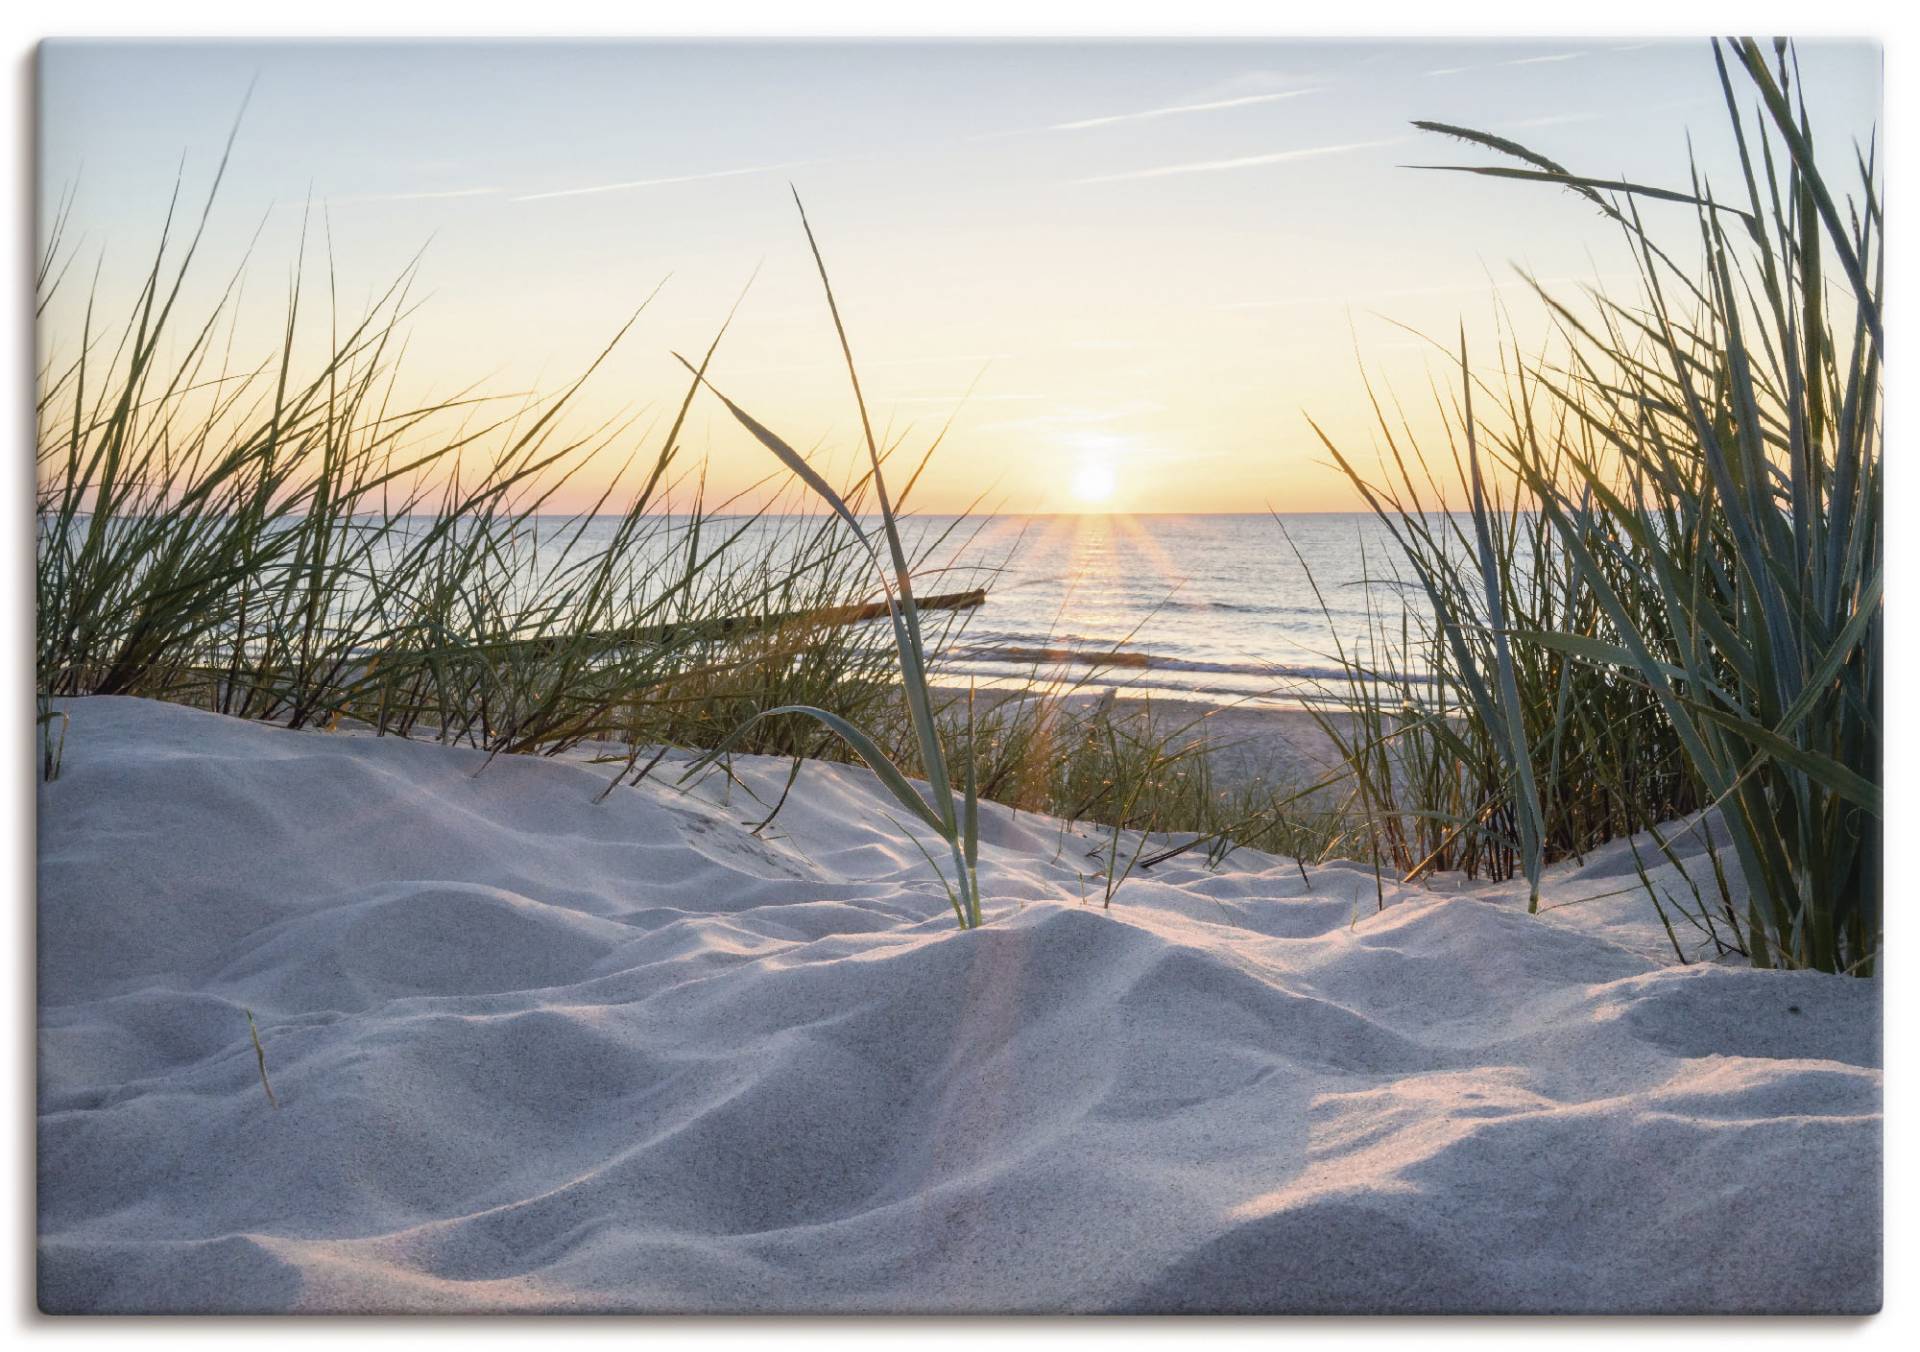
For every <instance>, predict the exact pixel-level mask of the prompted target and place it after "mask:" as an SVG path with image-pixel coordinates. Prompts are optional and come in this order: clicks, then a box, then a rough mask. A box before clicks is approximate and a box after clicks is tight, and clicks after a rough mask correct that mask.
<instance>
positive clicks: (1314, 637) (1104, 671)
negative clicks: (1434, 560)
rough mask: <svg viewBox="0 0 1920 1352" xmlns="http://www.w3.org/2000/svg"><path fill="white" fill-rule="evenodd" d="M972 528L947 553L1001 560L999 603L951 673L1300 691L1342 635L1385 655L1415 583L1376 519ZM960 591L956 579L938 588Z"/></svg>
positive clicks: (1027, 521)
mask: <svg viewBox="0 0 1920 1352" xmlns="http://www.w3.org/2000/svg"><path fill="white" fill-rule="evenodd" d="M950 524H951V519H946V520H944V521H943V520H942V519H940V518H927V519H923V520H922V521H920V522H918V523H917V526H918V529H920V530H923V531H924V530H928V529H931V528H934V527H936V526H937V525H950ZM970 524H971V525H973V526H974V527H975V529H974V530H973V533H972V534H971V535H970V536H969V537H968V538H967V539H966V540H965V541H964V542H963V543H960V544H958V545H956V546H954V547H952V548H950V549H949V550H948V551H947V555H948V557H950V558H951V559H952V561H953V562H954V563H955V564H957V565H967V564H971V565H973V567H974V568H976V569H978V568H988V569H991V571H989V572H987V573H985V574H984V576H983V580H982V582H981V584H980V585H984V586H986V587H987V588H988V598H987V603H986V605H984V606H983V607H981V608H980V609H979V610H977V611H975V612H973V613H972V614H971V615H970V616H969V618H968V620H967V622H966V625H965V627H964V628H963V629H962V630H961V631H960V632H959V633H958V634H957V635H956V636H955V638H954V640H953V642H952V643H951V644H950V645H949V647H948V649H947V652H946V656H945V658H944V660H943V666H944V668H945V672H946V673H947V674H948V675H949V676H950V677H954V678H965V677H968V676H976V677H980V678H998V679H1003V680H1004V679H1025V678H1026V677H1027V676H1028V675H1029V674H1030V673H1033V672H1035V671H1036V669H1038V671H1039V673H1040V674H1041V675H1043V676H1047V677H1049V678H1054V679H1069V680H1080V681H1085V682H1087V683H1088V684H1089V685H1091V686H1094V687H1096V688H1097V687H1100V686H1109V685H1111V686H1118V687H1121V688H1122V689H1124V690H1151V691H1160V692H1177V693H1182V694H1194V695H1202V696H1207V697H1219V696H1233V697H1255V698H1263V697H1264V698H1280V699H1288V698H1294V697H1298V696H1300V695H1302V694H1307V693H1311V691H1312V689H1313V688H1314V686H1315V684H1316V683H1318V682H1325V681H1327V680H1329V679H1337V678H1338V677H1339V675H1340V672H1339V670H1338V667H1337V664H1336V658H1335V652H1336V647H1337V646H1344V648H1345V650H1346V652H1347V654H1348V655H1349V656H1352V655H1354V654H1356V653H1357V654H1359V655H1361V656H1362V657H1363V658H1364V659H1365V660H1367V661H1368V662H1376V661H1379V662H1385V661H1388V660H1389V657H1388V655H1387V654H1384V653H1382V654H1379V655H1378V656H1376V654H1375V646H1376V645H1375V642H1374V634H1373V632H1372V630H1373V629H1374V628H1375V627H1377V626H1378V625H1379V624H1381V623H1383V622H1385V623H1391V625H1392V626H1393V629H1394V632H1395V636H1396V637H1397V633H1398V625H1399V616H1400V614H1401V611H1402V605H1403V598H1407V597H1408V596H1409V592H1408V584H1409V583H1410V582H1412V577H1411V574H1410V573H1409V571H1408V570H1407V568H1406V564H1405V559H1404V556H1403V555H1402V554H1401V553H1400V550H1399V548H1398V546H1397V545H1395V543H1394V541H1393V537H1392V535H1391V533H1390V532H1388V530H1387V529H1386V528H1385V527H1384V526H1383V525H1381V524H1380V522H1379V521H1378V520H1377V519H1376V518H1374V517H1373V516H1371V515H1367V514H1351V515H1343V514H1314V515H1296V516H1281V517H1274V516H1272V515H1268V514H1265V513H1262V514H1260V515H1248V516H1053V517H1012V516H1002V517H990V518H985V519H984V520H982V521H980V522H977V523H970ZM954 571H955V574H956V575H959V574H962V573H965V572H968V571H969V570H968V569H967V568H965V567H956V568H955V570H954ZM1316 584H1317V588H1318V590H1317V592H1316ZM949 589H950V588H949V587H948V585H947V584H946V581H945V575H941V576H940V578H939V580H938V581H937V582H930V583H929V584H928V586H927V588H926V590H940V591H944V590H949ZM1411 599H1413V600H1415V601H1416V602H1420V601H1421V600H1422V598H1421V597H1420V596H1419V595H1417V594H1415V595H1413V596H1412V597H1411ZM1370 606H1371V611H1372V616H1371V620H1370V618H1369V607H1370Z"/></svg>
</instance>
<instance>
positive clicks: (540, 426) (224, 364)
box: [35, 161, 879, 754]
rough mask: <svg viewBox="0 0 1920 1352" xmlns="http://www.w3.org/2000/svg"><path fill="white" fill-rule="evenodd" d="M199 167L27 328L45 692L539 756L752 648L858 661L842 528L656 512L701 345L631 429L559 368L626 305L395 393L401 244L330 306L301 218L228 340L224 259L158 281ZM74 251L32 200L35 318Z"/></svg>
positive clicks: (739, 664)
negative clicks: (380, 272) (648, 424)
mask: <svg viewBox="0 0 1920 1352" xmlns="http://www.w3.org/2000/svg"><path fill="white" fill-rule="evenodd" d="M223 164H224V161H223ZM219 177H220V176H219V175H218V174H216V175H215V178H214V183H213V186H212V189H211V190H210V191H209V193H208V196H207V199H206V203H205V205H204V207H202V209H201V211H200V215H199V218H198V222H197V224H196V225H195V226H194V228H193V229H192V230H191V231H190V232H184V233H185V235H186V237H185V238H184V240H183V239H181V238H180V236H181V234H182V233H183V232H181V231H179V230H178V229H176V227H175V225H174V221H175V217H176V212H177V207H178V202H177V197H178V194H177V193H176V203H175V209H174V210H170V211H169V214H168V218H167V225H166V226H165V227H164V228H163V229H162V231H161V237H160V240H159V243H158V246H157V247H156V248H155V249H154V251H153V253H152V257H151V261H150V263H149V264H147V265H146V267H145V268H144V271H143V277H142V281H141V283H140V284H139V286H138V288H137V290H136V294H135V295H134V296H133V298H132V301H131V303H130V304H129V305H128V306H127V307H126V308H125V310H124V312H122V313H121V315H120V317H119V318H117V319H116V320H114V321H113V322H111V323H108V322H106V321H105V320H103V319H102V318H101V315H102V314H103V313H104V312H105V311H106V309H107V308H108V307H107V306H106V304H105V302H103V301H102V300H101V298H100V297H99V296H98V295H97V294H95V293H91V292H90V293H88V294H87V295H86V296H85V297H84V299H85V301H86V304H85V307H84V316H85V317H84V320H83V321H81V323H80V332H79V334H78V342H77V345H71V346H67V345H63V344H62V343H61V342H60V341H59V337H60V336H59V335H56V334H43V343H42V353H43V355H42V358H41V366H40V370H39V389H38V446H37V471H36V481H37V490H36V527H37V529H36V537H37V538H36V565H37V566H36V591H37V597H36V600H37V605H38V627H37V631H36V651H35V666H36V682H37V691H38V694H39V696H40V697H41V699H42V701H43V702H44V701H46V700H51V699H57V698H63V697H71V696H78V695H137V696H143V697H149V698H157V699H167V700H173V701H176V702H182V703H187V704H193V705H197V706H199V707H203V708H208V709H212V710H215V711H218V712H221V713H226V714H230V715H233V716H238V717H246V718H256V719H264V720H269V721H274V722H277V723H281V724H283V725H285V726H288V727H293V728H300V727H308V726H327V727H331V726H336V725H338V724H340V723H341V722H342V721H352V722H357V723H360V724H364V725H366V726H368V727H370V728H372V729H373V730H374V731H376V732H378V733H380V734H388V735H399V736H413V737H418V736H426V737H431V738H434V739H436V740H439V741H443V742H447V743H458V744H464V745H471V746H476V747H480V748H482V749H484V750H486V751H488V752H489V753H501V752H507V753H524V752H539V753H542V754H555V753H558V752H561V751H565V750H568V749H570V748H574V747H579V746H581V745H583V744H588V743H594V742H602V741H612V742H616V743H626V744H629V745H635V744H640V743H644V742H654V741H659V740H662V738H663V737H664V736H666V735H671V734H673V733H676V732H679V731H683V730H686V726H685V725H686V714H685V710H686V708H687V703H688V700H689V699H690V698H691V699H693V700H696V701H697V700H706V701H709V702H711V701H713V700H715V699H716V698H722V697H737V696H739V695H740V694H741V692H743V691H745V692H747V693H748V695H749V697H751V694H752V692H753V690H754V686H755V683H756V681H759V680H761V679H762V678H763V677H764V676H765V675H766V674H767V673H769V672H780V673H783V674H784V676H785V677H786V678H787V680H788V683H789V684H790V685H791V684H793V683H794V682H795V680H798V681H799V682H800V683H802V684H806V683H807V682H808V681H811V684H812V686H813V687H814V688H815V689H821V688H823V687H825V693H823V694H822V695H821V698H822V699H823V700H824V701H825V702H826V703H828V704H829V705H830V706H831V705H832V704H833V701H834V699H835V697H836V696H835V694H834V691H833V689H832V686H833V683H834V682H835V681H836V680H837V679H838V678H839V677H841V676H844V675H845V674H846V673H847V672H848V671H849V670H865V671H872V670H873V669H874V665H875V664H874V661H873V657H874V654H875V653H877V652H878V651H879V648H878V645H877V644H876V643H875V642H874V637H875V636H874V635H873V634H872V633H871V632H870V628H869V627H866V626H846V625H843V624H840V623H839V622H837V621H834V620H832V619H830V618H828V619H823V618H821V617H823V616H826V617H831V616H833V615H836V614H838V613H840V612H842V611H844V610H845V609H846V608H847V607H848V606H850V605H853V606H857V605H858V604H859V603H860V602H862V601H864V600H866V599H867V595H868V593H869V592H870V589H871V581H870V579H868V578H867V577H866V576H865V575H864V574H859V573H856V572H855V571H854V570H853V569H852V568H851V567H850V566H849V561H848V553H847V551H846V549H845V548H844V547H843V545H842V544H841V543H840V542H837V541H834V540H832V539H829V538H828V537H827V536H826V535H824V534H822V533H820V532H818V531H811V532H809V531H799V532H789V533H788V536H787V538H783V539H778V540H773V541H771V542H769V540H768V539H767V537H768V535H769V532H770V531H772V533H773V534H776V535H777V534H778V533H779V532H778V530H777V529H775V528H774V527H770V526H768V525H767V524H766V523H764V522H763V521H761V520H760V519H759V518H758V517H757V516H756V515H754V514H747V515H744V516H742V515H739V514H733V515H727V514H725V513H724V512H720V511H715V510H714V509H712V508H710V507H709V506H707V505H705V503H704V501H703V499H701V498H699V497H696V498H695V500H694V502H693V505H692V507H691V508H690V509H687V510H679V511H668V510H666V500H667V497H668V494H669V493H670V492H671V491H673V490H675V489H683V490H684V489H686V488H687V487H688V485H687V477H688V476H687V475H686V474H685V472H683V471H682V470H681V469H680V467H679V457H680V449H681V433H682V429H683V426H684V423H685V419H686V416H687V412H688V409H689V407H690V406H691V403H692V401H693V399H694V397H695V395H696V394H697V392H698V390H699V383H698V373H696V375H695V378H694V379H692V380H690V381H689V383H688V385H687V387H686V390H685V394H684V397H683V398H681V399H680V400H679V403H678V407H677V411H676V413H675V416H674V417H673V419H672V422H671V425H670V426H669V427H668V429H667V431H666V434H665V436H664V438H663V439H660V440H658V441H653V443H652V445H650V446H649V445H647V444H646V443H647V442H648V441H652V438H650V437H643V438H640V441H641V445H640V447H639V448H638V449H637V450H636V448H635V446H634V445H633V442H634V440H635V437H634V433H633V425H632V422H631V421H630V420H627V419H624V418H615V419H612V420H608V421H605V422H601V423H597V424H590V425H586V426H585V427H584V428H580V427H577V426H575V424H578V423H580V422H581V421H583V420H582V419H580V418H579V416H578V415H577V412H576V406H577V404H578V402H579V400H578V395H579V393H580V391H581V389H582V388H583V387H584V385H585V384H586V382H587V380H588V379H589V378H590V377H591V376H592V375H593V373H594V371H595V370H596V369H597V368H598V366H599V365H600V363H601V362H602V361H604V360H605V358H606V356H607V355H608V354H609V353H610V352H611V351H612V350H613V347H614V345H615V344H617V343H619V342H620V341H621V340H622V338H623V337H624V336H625V335H626V333H627V332H628V331H629V329H631V327H632V326H633V324H634V323H635V322H636V320H637V319H638V317H639V315H640V313H641V312H643V311H644V309H645V305H644V304H643V305H642V306H641V307H640V310H638V311H636V312H635V315H634V316H633V317H632V318H629V319H628V321H627V322H626V324H625V325H623V326H622V327H621V328H620V330H619V331H618V332H617V333H616V334H615V335H614V338H613V340H612V341H611V342H609V344H608V345H607V347H606V349H605V350H603V351H602V353H601V354H600V356H599V358H598V359H596V360H595V362H593V363H592V364H591V365H590V366H589V367H588V369H587V370H586V371H585V372H583V373H582V374H581V375H580V377H579V378H578V379H576V380H575V381H573V382H572V383H571V384H569V385H568V386H566V387H565V388H563V389H562V390H560V391H559V392H558V393H557V394H555V395H552V396H550V397H543V398H533V399H527V400H524V401H519V402H517V403H516V404H515V405H514V406H509V407H506V408H505V409H504V410H503V408H502V402H503V401H500V400H493V399H486V398H481V397H478V396H474V395H471V394H469V395H465V396H462V397H459V398H455V399H452V400H447V401H441V402H435V403H428V404H424V405H412V404H406V403H404V402H403V401H402V398H401V395H400V394H399V390H400V388H401V386H400V374H399V357H400V353H401V351H402V350H403V348H404V332H403V324H404V322H405V319H406V317H407V315H408V314H409V313H410V312H411V307H410V302H409V299H408V287H409V283H410V281H411V278H412V269H411V268H409V269H407V270H406V271H404V272H403V273H402V274H401V276H400V277H399V278H397V279H396V280H395V282H394V283H393V284H392V285H391V286H389V287H388V288H387V289H386V290H385V291H384V292H383V293H380V294H379V295H377V296H376V298H375V300H374V301H373V303H372V304H371V305H369V306H368V307H366V309H365V310H364V311H361V312H359V313H357V314H349V313H345V312H343V311H342V310H341V309H340V308H339V307H338V306H337V305H335V304H334V303H333V300H332V297H333V295H334V293H335V289H336V288H335V286H334V284H333V280H332V276H331V268H330V266H329V268H328V269H327V277H326V281H325V285H324V287H321V288H316V287H315V286H314V284H313V283H312V282H311V280H310V279H309V278H307V277H305V276H304V274H305V273H306V271H307V269H306V267H305V258H306V252H307V249H306V243H305V239H304V236H303V240H302V245H301V262H300V264H299V265H297V266H296V268H295V269H294V272H293V274H292V278H291V281H290V285H289V289H288V293H287V300H286V305H285V311H284V321H283V327H282V329H281V333H280V337H279V341H278V345H277V347H276V348H275V349H274V350H272V351H270V352H268V353H267V354H266V355H265V356H264V357H261V358H259V359H257V360H243V361H239V362H236V361H235V359H234V357H233V355H232V354H233V349H234V346H235V342H234V336H233V335H234V332H235V330H236V328H237V326H238V318H237V311H238V308H239V291H240V277H241V270H240V269H236V270H235V272H234V273H233V275H232V277H231V278H230V279H229V280H228V282H227V284H226V285H225V287H224V288H222V289H218V290H217V291H216V292H215V294H214V295H213V297H212V299H211V301H210V302H209V303H208V304H206V306H205V307H204V308H203V309H201V310H199V311H197V312H196V313H194V314H193V315H192V316H191V317H189V316H188V315H187V314H186V308H187V302H186V301H185V300H184V299H183V297H186V296H188V295H190V294H191V293H192V287H191V285H190V283H189V273H190V271H191V270H192V269H193V268H194V266H195V265H196V262H197V256H198V254H199V251H200V245H201V239H202V235H203V232H204V231H205V228H206V224H207V221H208V218H209V216H210V214H211V212H212V210H213V205H214V200H215V197H216V196H217V193H218V189H219ZM71 261H72V256H71V250H66V251H64V253H63V248H62V243H61V238H60V231H59V230H58V229H56V230H55V231H54V232H53V233H52V236H51V237H50V238H49V239H48V240H47V241H46V243H45V245H44V251H43V254H42V257H41V261H40V266H39V268H38V272H37V280H38V283H39V285H40V288H41V292H40V298H39V299H40V312H41V315H42V321H43V324H44V323H45V322H46V320H45V316H46V314H47V312H48V308H49V306H50V305H51V304H52V303H53V301H54V299H55V296H56V293H57V292H58V290H59V288H60V287H61V286H62V285H63V279H64V278H66V277H67V276H68V274H69V271H70V268H69V266H68V265H69V264H70V263H71ZM243 266H244V264H243ZM315 290H320V291H321V293H322V296H323V300H322V305H323V307H324V308H322V309H321V310H320V313H319V316H318V319H319V322H318V323H315V322H313V319H314V316H313V315H312V313H311V311H312V309H313V305H314V303H313V299H312V294H313V292H314V291H315ZM316 329H317V330H318V332H319V333H320V334H321V335H322V336H321V337H319V338H317V339H316V338H315V337H314V336H313V335H314V331H315V330H316ZM724 332H725V327H724V326H722V329H721V333H722V334H724ZM71 337H72V335H68V339H69V342H71ZM719 341H720V339H719V338H718V337H716V338H715V340H714V347H717V346H718V343H719ZM714 347H710V348H709V349H708V352H707V359H709V360H710V359H711V357H712V355H713V350H714ZM704 367H705V362H704V361H703V362H702V363H701V368H700V369H701V370H704ZM590 478H591V479H596V480H599V481H601V482H604V483H605V485H606V486H605V487H604V489H603V490H601V491H600V492H599V496H598V497H597V498H596V499H595V500H594V501H593V502H592V503H591V505H590V506H589V507H588V508H587V509H586V510H585V511H581V512H577V513H565V512H558V511H556V510H555V508H554V506H553V504H554V503H555V502H556V501H557V500H558V499H559V497H560V495H561V494H562V493H563V492H565V491H567V490H569V489H572V490H573V492H574V494H575V496H578V495H579V494H580V492H581V491H582V489H581V487H580V486H581V485H582V484H583V483H584V482H586V481H587V480H588V479H590ZM725 505H726V504H722V506H725ZM770 616H771V617H772V618H776V619H777V620H778V623H777V624H774V623H765V622H764V621H767V620H768V619H769V617H770ZM822 654H830V655H831V660H823V659H822V656H821V655H822ZM872 684H873V683H872V682H871V681H869V682H867V684H866V686H864V687H862V686H860V685H859V683H857V682H856V683H853V685H851V686H850V687H849V688H850V689H853V688H859V689H862V690H869V691H870V688H871V686H872ZM866 697H868V698H870V697H871V695H870V693H869V694H868V695H867V696H866ZM53 717H54V715H52V714H49V715H48V718H47V719H44V720H43V726H52V724H51V722H50V720H51V719H52V718H53ZM60 717H64V715H61V716H60ZM700 721H701V720H699V719H698V718H697V717H696V718H695V719H694V722H695V723H698V722H700ZM706 721H707V722H709V723H710V722H711V720H706Z"/></svg>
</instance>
